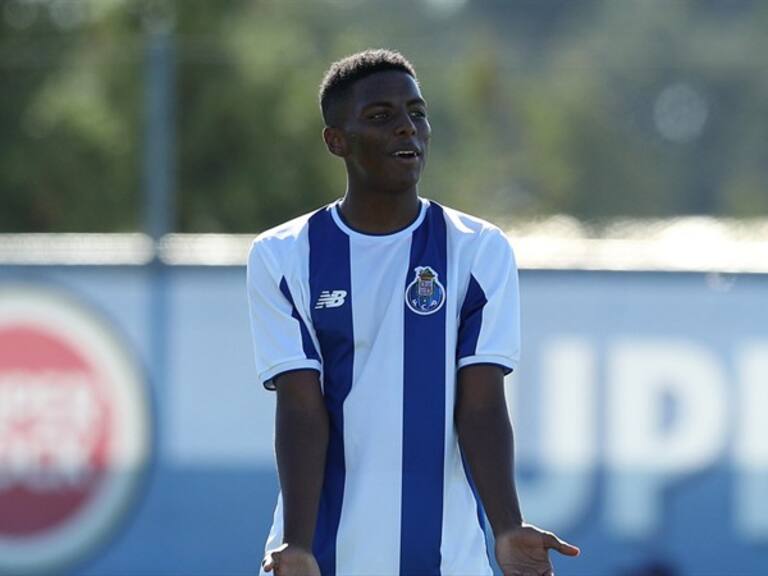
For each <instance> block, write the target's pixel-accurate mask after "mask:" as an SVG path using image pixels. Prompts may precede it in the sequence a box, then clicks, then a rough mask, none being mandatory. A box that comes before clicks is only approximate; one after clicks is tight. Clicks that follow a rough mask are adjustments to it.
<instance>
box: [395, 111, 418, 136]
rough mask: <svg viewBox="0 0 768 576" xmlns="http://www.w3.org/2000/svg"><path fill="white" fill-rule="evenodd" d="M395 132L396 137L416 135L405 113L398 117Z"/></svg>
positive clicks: (408, 116)
mask: <svg viewBox="0 0 768 576" xmlns="http://www.w3.org/2000/svg"><path fill="white" fill-rule="evenodd" d="M395 132H396V134H397V135H398V136H414V135H415V134H416V125H415V124H414V123H413V120H412V119H411V116H410V114H408V112H407V111H406V112H405V113H404V114H402V115H401V116H400V119H399V121H398V123H397V128H396V129H395Z"/></svg>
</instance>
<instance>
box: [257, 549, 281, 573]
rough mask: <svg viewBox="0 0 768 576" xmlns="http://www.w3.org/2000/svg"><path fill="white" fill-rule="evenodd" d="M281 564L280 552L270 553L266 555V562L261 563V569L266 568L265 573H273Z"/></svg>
mask: <svg viewBox="0 0 768 576" xmlns="http://www.w3.org/2000/svg"><path fill="white" fill-rule="evenodd" d="M279 562H280V552H270V553H269V554H267V555H266V557H265V558H264V560H262V561H261V567H262V568H264V572H272V570H275V571H276V570H277V565H278V563H279Z"/></svg>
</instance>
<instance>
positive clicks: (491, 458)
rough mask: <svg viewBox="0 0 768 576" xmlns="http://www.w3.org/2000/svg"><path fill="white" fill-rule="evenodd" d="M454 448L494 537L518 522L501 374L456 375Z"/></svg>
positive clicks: (485, 369) (494, 369) (494, 370)
mask: <svg viewBox="0 0 768 576" xmlns="http://www.w3.org/2000/svg"><path fill="white" fill-rule="evenodd" d="M455 417H456V428H457V430H458V434H459V444H460V446H461V449H462V451H463V452H464V457H465V458H466V460H467V464H468V465H469V470H470V472H471V474H472V479H473V480H474V481H475V485H476V486H477V491H478V492H479V494H480V499H481V500H482V502H483V506H484V507H485V510H486V514H487V515H488V520H489V521H490V523H491V527H492V528H493V533H494V534H499V533H501V532H505V531H507V530H510V529H512V528H516V527H519V526H520V525H521V524H522V522H523V517H522V514H521V512H520V504H519V502H518V498H517V490H516V488H515V483H514V474H513V468H514V460H513V439H512V426H511V425H510V423H509V416H508V415H507V405H506V403H505V401H504V374H503V372H502V370H501V368H500V367H498V366H493V365H490V364H477V365H472V366H467V367H465V368H463V369H462V370H461V371H459V383H458V390H457V401H456V416H455Z"/></svg>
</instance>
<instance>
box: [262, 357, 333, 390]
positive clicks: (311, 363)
mask: <svg viewBox="0 0 768 576" xmlns="http://www.w3.org/2000/svg"><path fill="white" fill-rule="evenodd" d="M294 370H317V371H318V372H320V374H322V373H323V367H322V366H321V365H320V362H318V361H317V360H313V359H312V358H299V359H296V360H288V361H287V362H281V363H279V364H275V365H274V366H272V367H271V368H268V369H267V370H264V371H263V372H261V373H260V374H259V382H261V383H262V385H263V386H264V388H266V389H267V390H274V389H275V382H274V379H275V378H276V377H277V376H280V374H284V373H286V372H293V371H294Z"/></svg>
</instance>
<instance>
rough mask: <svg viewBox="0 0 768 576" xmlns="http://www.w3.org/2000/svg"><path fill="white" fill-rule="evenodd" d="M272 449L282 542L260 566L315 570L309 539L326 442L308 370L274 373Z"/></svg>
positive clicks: (324, 415) (321, 408)
mask: <svg viewBox="0 0 768 576" xmlns="http://www.w3.org/2000/svg"><path fill="white" fill-rule="evenodd" d="M275 388H276V390H277V416H276V431H275V432H276V434H275V450H276V453H277V470H278V475H279V477H280V489H281V491H282V497H283V545H282V546H281V547H280V548H278V549H277V550H274V551H269V552H268V553H267V556H266V558H265V562H264V569H265V570H266V571H270V570H272V569H274V570H275V573H276V574H278V575H279V576H288V575H289V574H301V575H307V574H317V575H319V574H320V570H319V568H318V566H317V562H316V561H315V559H314V556H312V540H313V537H314V533H315V523H316V522H317V510H318V506H319V502H320V492H321V490H322V487H323V476H324V471H325V454H326V450H327V448H328V411H327V409H326V407H325V402H324V401H323V394H322V391H321V389H320V381H319V378H318V374H317V372H316V371H314V370H297V371H294V372H287V373H285V374H282V375H280V376H278V377H277V378H276V382H275Z"/></svg>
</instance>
